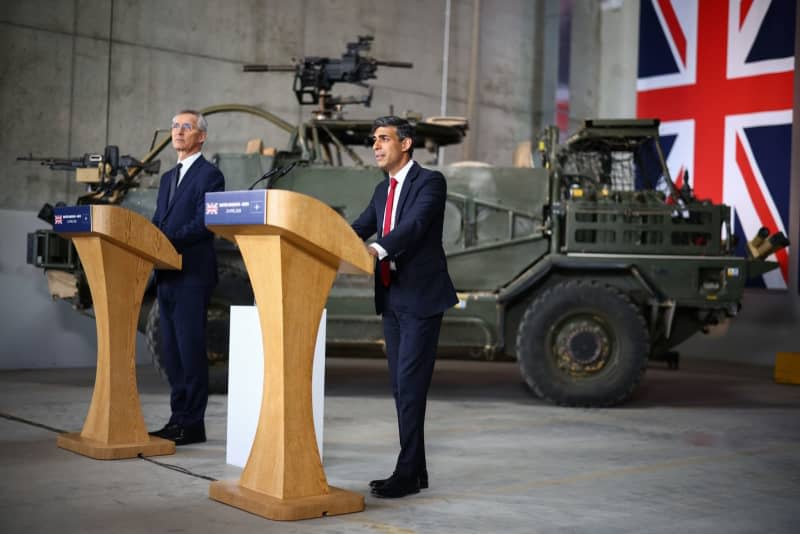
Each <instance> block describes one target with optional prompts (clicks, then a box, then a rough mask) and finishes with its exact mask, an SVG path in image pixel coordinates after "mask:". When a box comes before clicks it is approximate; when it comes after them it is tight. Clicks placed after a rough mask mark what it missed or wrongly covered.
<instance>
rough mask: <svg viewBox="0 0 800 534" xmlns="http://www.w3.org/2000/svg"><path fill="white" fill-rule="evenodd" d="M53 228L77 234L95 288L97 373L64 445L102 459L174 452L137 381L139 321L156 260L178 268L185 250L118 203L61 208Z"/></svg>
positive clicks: (61, 442)
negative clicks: (153, 428) (148, 423)
mask: <svg viewBox="0 0 800 534" xmlns="http://www.w3.org/2000/svg"><path fill="white" fill-rule="evenodd" d="M53 227H54V229H55V230H56V231H57V232H59V233H60V234H61V235H63V236H65V237H70V238H72V241H73V242H74V243H75V248H77V249H78V255H79V256H80V258H81V262H82V263H83V268H84V271H85V272H86V277H87V279H88V281H89V287H90V289H91V291H92V301H93V303H94V312H95V321H96V323H97V376H96V378H95V384H94V392H93V394H92V403H91V405H90V406H89V414H88V415H87V416H86V421H85V423H84V425H83V431H81V432H80V433H77V432H75V433H67V434H60V435H59V436H58V440H57V443H58V446H59V447H61V448H63V449H68V450H71V451H73V452H77V453H79V454H83V455H84V456H89V457H91V458H97V459H98V460H113V459H119V458H135V457H136V456H137V455H139V454H143V455H145V456H157V455H163V454H174V453H175V443H174V442H172V441H169V440H166V439H161V438H156V437H152V436H149V435H148V434H147V428H146V427H145V424H144V417H143V416H142V409H141V406H140V403H139V391H138V389H137V387H136V326H137V322H138V319H139V309H140V308H141V306H142V297H143V296H144V290H145V286H146V285H147V279H148V278H149V276H150V272H151V271H152V269H153V266H154V265H155V266H157V267H158V268H160V269H180V268H181V257H180V255H179V254H178V253H177V252H176V251H175V249H174V248H173V247H172V244H171V243H170V242H169V240H168V239H167V238H166V237H165V236H164V234H162V233H161V232H160V231H159V230H158V228H156V227H155V226H153V224H151V223H150V221H148V220H147V219H145V218H144V217H142V216H141V215H139V214H137V213H134V212H132V211H129V210H127V209H124V208H121V207H118V206H101V205H92V206H69V207H64V208H56V211H55V224H54V225H53Z"/></svg>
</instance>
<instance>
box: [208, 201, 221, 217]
mask: <svg viewBox="0 0 800 534" xmlns="http://www.w3.org/2000/svg"><path fill="white" fill-rule="evenodd" d="M218 211H219V203H218V202H206V215H217V212H218Z"/></svg>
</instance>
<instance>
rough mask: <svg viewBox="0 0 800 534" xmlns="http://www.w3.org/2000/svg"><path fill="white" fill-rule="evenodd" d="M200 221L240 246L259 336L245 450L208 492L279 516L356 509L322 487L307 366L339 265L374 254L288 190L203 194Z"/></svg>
mask: <svg viewBox="0 0 800 534" xmlns="http://www.w3.org/2000/svg"><path fill="white" fill-rule="evenodd" d="M206 225H207V226H208V228H209V229H210V230H211V231H212V232H214V233H216V234H219V235H221V236H222V237H224V238H226V239H229V240H231V241H234V242H235V243H236V244H237V245H238V246H239V249H240V251H241V253H242V257H243V258H244V262H245V266H246V267H247V271H248V273H249V275H250V282H251V284H252V286H253V292H254V294H255V298H256V306H257V307H258V315H259V321H260V322H261V331H262V342H263V344H264V392H263V396H262V401H261V412H260V415H259V421H258V427H257V429H256V436H255V440H254V441H253V447H252V449H251V451H250V457H249V458H248V460H247V464H246V465H245V467H244V471H243V472H242V476H241V478H240V479H239V481H238V482H237V481H218V482H212V483H211V487H210V488H209V496H210V497H211V498H212V499H214V500H217V501H220V502H223V503H225V504H228V505H231V506H235V507H237V508H241V509H243V510H246V511H248V512H251V513H254V514H257V515H260V516H263V517H266V518H269V519H278V520H294V519H306V518H311V517H320V516H324V515H338V514H346V513H350V512H360V511H361V510H363V509H364V497H363V496H362V495H360V494H358V493H354V492H350V491H346V490H343V489H339V488H335V487H332V486H328V482H327V479H326V477H325V471H324V469H323V467H322V461H321V459H320V455H319V451H318V450H317V443H316V439H315V434H314V425H313V419H312V409H311V373H312V362H313V355H314V344H315V341H316V338H317V329H318V328H319V321H320V317H321V315H322V310H323V308H324V306H325V301H326V300H327V298H328V293H329V292H330V289H331V286H332V285H333V281H334V278H335V277H336V273H337V271H343V272H350V273H362V274H370V273H372V271H373V266H374V261H373V259H372V257H371V256H370V255H369V253H368V252H367V250H366V248H365V246H364V244H363V242H362V241H361V239H359V237H358V236H357V235H356V234H355V232H353V230H352V229H351V228H350V225H349V224H347V221H345V220H344V218H342V217H341V216H340V215H339V214H338V213H336V212H335V211H334V210H333V209H331V208H330V207H328V206H327V205H325V204H323V203H322V202H320V201H318V200H316V199H314V198H311V197H308V196H305V195H301V194H299V193H293V192H290V191H281V190H269V191H264V190H259V191H232V192H225V193H207V194H206Z"/></svg>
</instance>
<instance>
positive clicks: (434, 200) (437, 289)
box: [353, 116, 457, 498]
mask: <svg viewBox="0 0 800 534" xmlns="http://www.w3.org/2000/svg"><path fill="white" fill-rule="evenodd" d="M372 135H373V142H372V150H373V152H374V154H375V160H376V162H377V164H378V166H379V167H380V168H381V169H383V171H384V172H385V173H386V180H384V181H382V182H381V183H379V184H378V185H377V187H376V188H375V192H374V193H373V195H372V200H371V201H370V203H369V205H368V206H367V208H366V209H365V210H364V212H363V213H362V214H361V215H360V216H359V217H358V218H357V219H356V220H355V222H353V229H354V230H355V232H356V233H357V234H358V236H359V237H361V238H362V239H365V240H366V239H368V238H370V237H371V236H373V235H375V234H377V240H376V241H375V242H374V243H372V244H370V245H369V246H368V247H367V250H368V251H369V252H370V254H371V255H373V256H374V257H375V258H376V259H377V262H376V266H375V310H376V312H377V313H378V314H382V316H383V333H384V338H385V341H386V356H387V360H388V364H389V375H390V377H391V382H392V393H393V395H394V400H395V407H396V409H397V422H398V427H399V432H400V454H399V455H398V458H397V463H396V465H395V469H394V472H393V473H392V475H391V476H390V477H389V478H386V479H379V480H373V481H371V482H370V486H371V487H372V494H373V495H374V496H376V497H384V498H396V497H403V496H405V495H408V494H411V493H418V492H419V489H420V487H422V488H427V487H428V470H427V465H426V461H425V437H424V426H425V405H426V402H427V396H428V388H429V386H430V382H431V376H432V374H433V366H434V360H435V357H436V346H437V343H438V340H439V328H440V326H441V324H442V314H443V313H444V311H445V310H446V309H448V308H450V307H452V306H453V305H455V303H456V302H457V298H456V292H455V290H454V289H453V283H452V281H451V280H450V275H449V274H448V273H447V261H446V259H445V255H444V249H443V248H442V229H443V224H444V207H445V198H446V195H447V183H446V182H445V179H444V176H442V174H441V173H440V172H437V171H431V170H428V169H424V168H422V167H420V166H419V165H418V164H417V163H416V162H415V161H414V160H413V159H412V154H413V150H414V128H413V126H412V125H411V124H409V122H408V121H406V120H404V119H401V118H399V117H393V116H390V117H381V118H379V119H376V120H375V122H374V123H373V125H372Z"/></svg>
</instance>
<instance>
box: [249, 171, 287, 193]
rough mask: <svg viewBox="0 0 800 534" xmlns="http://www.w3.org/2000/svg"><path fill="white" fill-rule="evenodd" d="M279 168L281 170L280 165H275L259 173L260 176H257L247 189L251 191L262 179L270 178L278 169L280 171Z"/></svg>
mask: <svg viewBox="0 0 800 534" xmlns="http://www.w3.org/2000/svg"><path fill="white" fill-rule="evenodd" d="M280 170H282V167H276V168H274V169H270V170H268V171H267V172H265V173H264V174H262V175H261V178H259V179H258V180H256V181H255V182H253V185H251V186H250V187H248V188H247V190H248V191H252V190H253V188H254V187H255V186H257V185H258V184H259V183H261V182H263V181H264V180H267V179H269V178H271V177H272V176H274V175H275V174H277V173H278V171H280Z"/></svg>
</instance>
